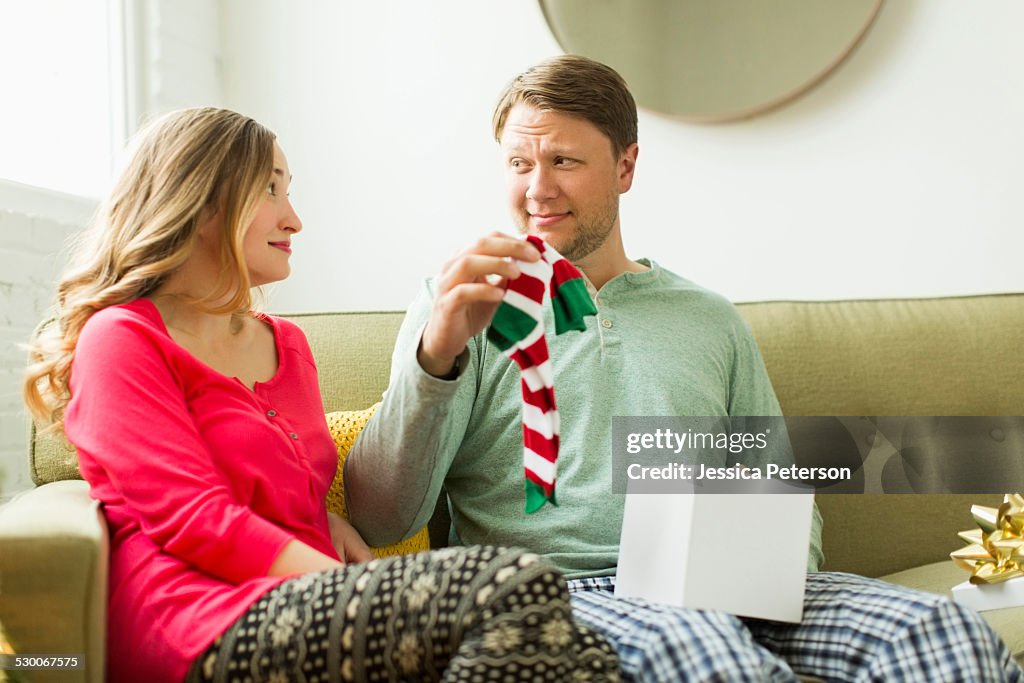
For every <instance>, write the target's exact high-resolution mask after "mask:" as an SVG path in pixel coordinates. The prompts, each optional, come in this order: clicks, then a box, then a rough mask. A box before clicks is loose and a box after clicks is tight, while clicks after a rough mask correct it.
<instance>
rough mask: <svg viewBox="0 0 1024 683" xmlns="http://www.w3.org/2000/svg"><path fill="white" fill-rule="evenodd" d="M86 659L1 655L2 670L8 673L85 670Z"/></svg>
mask: <svg viewBox="0 0 1024 683" xmlns="http://www.w3.org/2000/svg"><path fill="white" fill-rule="evenodd" d="M84 668H85V657H83V656H82V655H49V654H47V655H29V654H17V655H12V654H0V670H7V671H41V670H53V671H59V670H65V671H66V670H72V669H84Z"/></svg>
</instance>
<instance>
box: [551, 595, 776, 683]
mask: <svg viewBox="0 0 1024 683" xmlns="http://www.w3.org/2000/svg"><path fill="white" fill-rule="evenodd" d="M568 583H569V591H570V593H571V595H570V600H571V603H572V607H573V616H575V618H576V621H578V622H579V623H581V624H585V625H587V626H590V627H591V628H593V629H594V630H595V631H598V632H600V633H602V634H604V636H605V637H606V638H608V639H609V640H610V641H611V642H612V645H614V646H615V649H616V650H617V651H618V653H619V665H620V667H621V669H622V673H623V677H624V680H627V681H638V682H639V681H644V682H648V681H649V682H651V683H655V682H657V683H661V682H663V681H701V682H702V683H703V682H709V683H710V682H722V683H726V682H727V683H733V682H737V681H759V682H760V681H787V682H792V681H795V680H796V676H795V675H794V674H793V672H792V671H791V670H790V668H789V666H788V665H787V664H786V663H785V662H784V661H782V660H780V659H779V658H778V657H776V656H775V655H773V654H772V653H771V652H769V651H768V650H766V649H765V648H764V647H762V646H760V645H758V644H757V643H756V642H755V641H754V640H753V638H752V637H751V635H750V632H749V631H748V630H747V629H746V627H745V626H744V624H743V622H742V621H740V620H739V619H737V618H736V617H734V616H732V615H729V614H725V613H723V612H709V611H703V610H687V609H677V608H673V607H666V606H663V605H656V604H653V603H649V602H646V601H643V600H623V599H618V598H616V597H615V595H614V594H613V592H612V591H613V586H614V580H613V579H612V578H611V577H600V578H594V579H577V580H574V581H569V582H568Z"/></svg>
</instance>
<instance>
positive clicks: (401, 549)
mask: <svg viewBox="0 0 1024 683" xmlns="http://www.w3.org/2000/svg"><path fill="white" fill-rule="evenodd" d="M379 407H380V403H375V404H373V405H372V406H370V407H369V408H367V409H366V410H338V411H336V412H333V413H327V428H328V429H330V431H331V436H332V437H333V438H334V445H335V447H337V449H338V471H337V472H335V473H334V481H333V482H332V483H331V488H330V489H328V491H327V509H328V510H329V511H330V512H333V513H335V514H338V515H341V516H342V517H344V518H345V519H348V510H347V509H346V508H345V485H344V483H343V473H344V471H345V458H346V457H347V456H348V452H349V451H350V450H351V449H352V445H353V444H354V443H355V442H356V437H357V436H359V432H361V431H363V427H365V426H366V423H367V422H368V421H369V419H370V418H371V417H372V416H373V414H374V413H375V412H377V408H379ZM370 550H372V551H373V554H374V555H376V556H377V557H387V556H389V555H406V554H409V553H418V552H423V551H424V550H430V536H429V534H428V533H427V527H423V528H422V529H420V530H419V531H417V532H416V533H415V534H413V535H412V536H410V537H409V538H407V539H405V540H404V541H400V542H398V543H395V544H393V545H388V546H384V547H383V548H370Z"/></svg>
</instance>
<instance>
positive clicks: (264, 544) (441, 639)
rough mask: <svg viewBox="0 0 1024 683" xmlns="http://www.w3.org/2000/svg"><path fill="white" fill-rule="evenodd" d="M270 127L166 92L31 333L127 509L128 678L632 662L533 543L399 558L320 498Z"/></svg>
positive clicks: (119, 608)
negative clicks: (42, 325) (42, 329)
mask: <svg viewBox="0 0 1024 683" xmlns="http://www.w3.org/2000/svg"><path fill="white" fill-rule="evenodd" d="M290 181H291V175H290V173H289V170H288V163H287V160H286V159H285V156H284V154H283V153H282V152H281V149H280V148H279V147H278V145H277V143H276V141H275V138H274V135H273V134H272V133H270V132H269V131H268V130H267V129H265V128H264V127H262V126H261V125H259V124H258V123H256V122H255V121H253V120H251V119H248V118H246V117H244V116H241V115H239V114H236V113H234V112H230V111H225V110H221V109H211V108H204V109H191V110H186V111H181V112H176V113H173V114H169V115H167V116H165V117H163V118H162V119H160V120H159V121H157V122H155V123H154V124H152V125H151V126H150V127H149V128H147V129H146V130H145V131H144V132H143V134H142V135H141V138H140V142H139V144H138V148H137V150H136V151H135V153H134V156H133V158H132V161H131V162H130V164H129V166H128V167H127V169H126V170H125V172H124V174H123V175H122V176H121V179H120V181H119V182H118V183H117V185H116V186H115V189H114V191H113V193H112V196H111V197H110V199H109V200H108V202H107V204H106V206H105V208H104V210H103V212H102V213H101V216H100V219H99V220H98V221H97V222H96V226H95V229H94V230H93V234H92V235H91V239H90V240H89V241H86V242H83V244H82V245H81V246H80V248H79V249H78V251H77V259H76V261H75V265H74V267H73V268H72V269H71V270H70V271H69V273H68V274H67V275H66V276H65V277H64V278H63V279H62V281H61V282H60V285H59V288H58V297H57V322H58V324H56V325H53V326H51V328H52V329H51V330H50V332H49V333H48V334H47V335H41V336H40V337H39V338H38V339H37V340H36V341H35V345H34V348H33V357H34V363H33V365H32V366H31V367H30V369H29V373H28V376H27V379H26V386H25V392H26V400H27V403H28V405H29V407H30V409H31V410H32V412H33V413H34V414H35V415H36V416H37V418H39V419H41V420H43V421H46V422H49V423H51V424H53V425H54V426H55V428H56V429H63V431H64V434H65V435H66V437H67V439H68V440H69V441H70V442H71V443H72V444H74V446H75V447H76V448H77V452H78V458H79V467H80V469H81V472H82V476H83V477H84V478H85V479H86V480H87V481H88V482H89V484H90V488H91V491H92V495H93V496H94V497H95V498H97V499H98V500H99V501H101V502H102V503H103V510H104V513H105V515H106V518H107V521H108V523H109V527H110V534H111V549H110V552H111V554H110V604H109V634H108V642H109V643H110V647H109V650H108V671H109V672H110V676H111V678H112V679H113V680H124V681H140V680H146V681H164V680H166V681H181V680H183V679H188V680H192V681H234V680H239V681H241V680H257V681H286V680H309V681H313V680H328V677H329V676H330V677H331V678H334V677H337V676H338V673H339V672H340V675H341V678H342V680H387V679H390V680H439V679H442V680H452V681H454V680H496V679H500V678H502V677H503V676H506V675H512V676H514V677H515V678H516V680H562V679H565V678H567V677H569V676H570V675H572V674H573V673H576V674H577V675H578V674H579V673H581V672H589V674H591V675H592V679H593V680H613V679H615V678H616V677H617V673H616V660H615V656H614V654H612V650H611V649H610V647H609V646H608V645H607V643H605V642H604V641H603V640H600V638H599V637H598V636H594V635H592V634H590V633H589V632H585V631H583V630H582V629H581V628H580V627H577V626H576V625H575V624H574V622H573V621H572V619H571V616H570V612H569V607H568V600H567V594H566V590H565V586H564V582H563V581H562V579H561V577H560V576H558V574H557V573H556V572H555V571H554V570H553V569H552V568H550V567H549V566H548V565H547V564H545V563H544V562H543V561H541V560H539V559H538V558H537V557H536V556H533V555H529V554H523V553H520V552H517V551H511V550H507V549H498V548H488V547H477V548H465V549H450V550H442V551H436V552H432V553H425V554H420V555H415V556H408V557H402V558H391V559H390V560H374V561H369V562H365V561H367V560H370V559H371V555H370V553H369V550H368V548H367V547H366V545H365V544H364V543H363V542H362V539H361V538H360V537H359V535H358V533H356V532H355V530H354V529H352V527H350V526H349V525H348V524H347V523H346V522H345V521H344V520H342V519H341V518H340V517H337V516H334V515H329V514H328V513H327V510H326V507H325V503H324V499H325V494H326V491H327V489H328V486H329V484H330V482H331V480H332V477H333V476H334V473H335V469H336V454H335V449H334V444H333V442H332V440H331V437H330V435H329V433H328V430H327V426H326V421H325V419H324V415H323V405H322V402H321V399H320V395H319V391H318V385H317V377H316V369H315V366H314V363H313V358H312V355H311V354H310V350H309V347H308V345H307V343H306V339H305V337H304V336H303V334H302V332H301V331H300V330H299V329H298V328H297V327H296V326H295V325H293V324H292V323H290V322H288V321H285V320H282V319H279V318H273V317H270V316H267V315H264V314H261V313H256V312H253V310H252V309H253V302H252V299H251V294H250V290H251V288H252V287H256V286H259V285H263V284H267V283H270V282H275V281H277V280H281V279H284V278H285V277H287V276H288V274H289V264H288V261H289V255H290V253H291V247H292V239H293V238H294V237H295V236H296V235H297V234H298V233H299V232H300V231H301V230H302V223H301V221H300V220H299V218H298V216H297V215H296V214H295V210H294V209H293V207H292V205H291V202H290V200H289V198H288V187H289V184H290Z"/></svg>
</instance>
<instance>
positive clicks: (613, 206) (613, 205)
mask: <svg viewBox="0 0 1024 683" xmlns="http://www.w3.org/2000/svg"><path fill="white" fill-rule="evenodd" d="M573 216H574V218H575V219H576V230H575V233H574V234H573V236H572V238H571V239H570V241H569V243H568V244H565V245H558V244H552V245H551V246H552V247H554V248H555V251H557V252H558V253H559V254H561V255H562V257H563V258H565V259H566V260H567V261H569V262H570V263H577V262H579V261H581V260H583V259H585V258H586V257H588V256H590V255H591V254H593V253H594V252H595V251H597V250H598V249H600V248H601V247H602V246H603V245H604V243H605V242H607V241H608V236H609V235H611V234H612V229H613V228H614V227H615V222H616V221H617V220H618V217H619V195H618V193H617V192H616V193H612V194H610V195H609V196H608V198H607V200H606V201H605V202H604V203H603V204H602V205H601V207H600V209H598V210H596V211H594V212H593V213H592V214H590V215H584V216H582V217H581V216H580V215H577V214H573ZM528 223H529V217H526V218H525V219H523V218H520V221H519V232H520V233H522V234H524V235H526V234H528V233H529V226H528Z"/></svg>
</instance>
